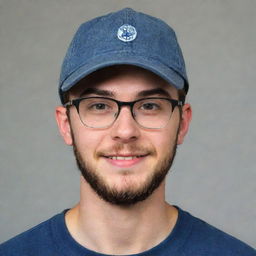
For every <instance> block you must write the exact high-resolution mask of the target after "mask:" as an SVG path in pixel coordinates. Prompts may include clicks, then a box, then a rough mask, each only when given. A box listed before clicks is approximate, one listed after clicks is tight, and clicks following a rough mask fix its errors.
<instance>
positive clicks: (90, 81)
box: [69, 65, 178, 98]
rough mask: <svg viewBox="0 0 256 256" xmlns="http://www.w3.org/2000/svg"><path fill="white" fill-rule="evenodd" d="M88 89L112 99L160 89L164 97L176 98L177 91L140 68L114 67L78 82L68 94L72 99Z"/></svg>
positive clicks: (96, 72)
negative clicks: (106, 92)
mask: <svg viewBox="0 0 256 256" xmlns="http://www.w3.org/2000/svg"><path fill="white" fill-rule="evenodd" d="M88 88H95V89H98V90H104V91H109V92H111V93H112V95H113V97H115V96H116V97H119V96H122V95H125V96H127V97H128V96H130V97H135V96H136V94H139V93H140V92H142V91H147V90H153V89H161V90H163V91H165V92H167V94H166V95H170V97H173V98H176V97H178V91H177V89H176V88H175V87H173V86H172V85H170V84H168V83H167V82H166V81H165V80H164V79H162V78H161V77H159V76H157V75H156V74H154V73H152V72H150V71H148V70H145V69H143V68H140V67H136V66H131V65H116V66H111V67H107V68H104V69H101V70H98V71H95V72H94V73H92V74H90V75H89V76H87V77H86V78H84V79H82V80H81V81H79V82H78V83H77V84H76V85H75V86H74V87H73V88H72V89H71V90H70V92H69V94H70V96H72V97H81V96H82V95H83V92H85V91H88V90H87V89H88Z"/></svg>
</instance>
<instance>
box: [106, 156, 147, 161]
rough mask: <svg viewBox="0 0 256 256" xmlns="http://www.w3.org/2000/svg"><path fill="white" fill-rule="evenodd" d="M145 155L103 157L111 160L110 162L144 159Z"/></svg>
mask: <svg viewBox="0 0 256 256" xmlns="http://www.w3.org/2000/svg"><path fill="white" fill-rule="evenodd" d="M145 156H147V155H136V156H105V157H106V158H109V159H112V160H126V161H128V160H133V159H136V158H141V157H145Z"/></svg>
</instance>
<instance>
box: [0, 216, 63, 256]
mask: <svg viewBox="0 0 256 256" xmlns="http://www.w3.org/2000/svg"><path fill="white" fill-rule="evenodd" d="M61 215H63V214H58V215H55V216H54V217H52V218H50V219H48V220H46V221H44V222H42V223H40V224H39V225H37V226H35V227H33V228H31V229H29V230H27V231H25V232H23V233H21V234H19V235H17V236H15V237H13V238H12V239H10V240H8V241H6V242H4V243H2V244H1V245H0V256H18V255H19V256H23V255H24V256H30V255H31V256H32V255H33V256H36V255H39V256H41V255H46V254H45V252H46V251H47V250H48V249H50V248H52V247H53V246H54V243H53V239H52V237H53V234H52V233H53V230H52V229H53V227H54V225H53V223H54V222H57V221H58V219H59V218H61ZM51 251H52V249H51Z"/></svg>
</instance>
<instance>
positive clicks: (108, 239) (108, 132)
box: [56, 66, 192, 255]
mask: <svg viewBox="0 0 256 256" xmlns="http://www.w3.org/2000/svg"><path fill="white" fill-rule="evenodd" d="M88 84H89V85H90V87H92V86H93V88H97V89H99V90H101V91H102V90H104V91H107V92H109V93H111V94H112V96H111V97H112V98H115V99H117V100H120V101H133V100H136V99H138V98H140V97H139V93H141V92H143V91H144V92H145V91H148V90H151V89H156V88H161V89H162V90H164V91H165V92H166V93H168V94H169V97H170V98H173V99H178V93H177V90H176V89H175V88H174V87H173V86H171V85H169V84H167V82H165V81H164V80H162V79H161V78H159V77H158V76H156V75H154V74H152V73H150V72H148V71H145V70H142V69H139V68H136V67H127V66H124V67H123V68H121V71H120V72H118V74H117V75H115V74H111V73H110V74H109V76H107V77H103V78H101V79H96V80H95V79H94V80H91V81H87V82H81V83H79V84H78V85H77V86H76V87H75V88H74V89H73V90H72V91H71V92H70V98H71V99H75V98H79V97H81V94H82V92H83V91H84V90H85V89H86V87H88ZM86 96H98V95H97V94H95V93H94V94H89V95H87V94H86ZM150 96H163V95H159V94H153V95H150ZM165 97H166V96H165ZM191 116H192V111H191V107H190V105H189V104H185V105H184V106H183V107H182V118H180V112H179V109H178V107H176V108H175V109H174V111H173V114H172V116H171V119H170V121H169V122H168V124H167V125H166V127H164V128H162V129H158V130H156V129H155V130H150V129H145V128H141V127H140V126H139V125H138V124H137V123H136V122H135V121H134V120H133V118H132V116H131V113H130V109H129V108H128V107H126V106H125V107H123V108H122V110H121V113H120V115H119V117H118V119H117V120H116V122H115V123H114V124H113V125H112V126H111V127H109V128H105V129H92V128H88V127H85V126H84V125H83V124H82V123H81V121H80V119H79V116H78V114H77V111H76V109H75V107H71V108H70V120H69V119H68V117H67V114H66V109H65V108H64V107H63V106H59V107H57V108H56V120H57V123H58V127H59V131H60V133H61V135H62V137H63V139H64V141H65V143H66V144H67V145H71V146H72V145H73V144H74V140H75V144H76V147H77V149H78V150H79V152H80V155H81V158H82V159H83V160H84V161H85V162H86V163H87V164H89V165H90V168H91V169H92V170H93V171H94V172H95V173H97V174H98V175H100V176H101V178H102V180H104V182H105V184H107V186H108V187H109V188H115V189H116V190H117V191H126V190H133V191H137V190H138V189H139V188H140V187H141V186H143V184H145V182H146V181H147V180H148V178H149V177H150V175H151V174H152V173H153V172H154V171H155V170H156V169H157V168H158V166H159V163H161V162H163V161H164V160H165V159H166V158H168V157H169V156H170V154H173V152H172V150H171V149H172V148H173V146H174V145H175V143H177V144H178V145H180V144H182V143H183V140H184V137H185V135H186V133H187V131H188V128H189V123H190V121H191ZM71 130H72V132H73V136H72V135H71ZM88 145H90V146H88ZM141 153H143V155H145V156H144V157H141V158H140V159H139V160H138V159H137V160H136V161H125V160H123V161H120V160H119V161H109V160H108V159H107V158H105V157H104V156H105V155H108V154H110V155H116V156H134V155H138V154H139V155H141ZM177 215H178V213H177V209H176V208H174V207H173V206H171V205H169V204H167V203H166V202H165V181H163V182H162V183H161V184H160V186H159V187H158V188H157V189H156V190H155V191H154V192H153V193H152V194H151V195H150V196H149V197H148V198H147V199H145V200H143V201H141V202H138V203H136V204H133V205H127V206H120V205H115V204H111V203H108V202H106V201H104V200H103V199H101V198H100V197H99V196H98V195H97V194H96V193H95V191H94V190H93V189H92V188H91V187H90V185H89V184H88V183H87V182H86V181H85V179H84V178H83V177H81V186H80V202H79V203H78V204H77V205H76V206H75V207H73V208H72V209H71V210H69V211H68V212H67V214H66V223H67V227H68V229H69V231H70V233H71V235H72V236H73V238H74V239H75V240H76V241H77V242H78V243H80V244H81V245H83V246H85V247H86V248H88V249H90V250H93V251H97V252H100V253H104V254H112V255H113V254H115V255H124V254H126V255H127V254H135V253H140V252H143V251H146V250H148V249H150V248H152V247H154V246H156V245H157V244H159V243H160V242H161V241H163V240H164V239H165V238H166V237H167V236H168V235H169V233H170V232H171V230H172V229H173V227H174V225H175V223H176V221H177Z"/></svg>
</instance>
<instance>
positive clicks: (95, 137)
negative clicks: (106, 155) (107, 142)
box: [73, 127, 104, 157]
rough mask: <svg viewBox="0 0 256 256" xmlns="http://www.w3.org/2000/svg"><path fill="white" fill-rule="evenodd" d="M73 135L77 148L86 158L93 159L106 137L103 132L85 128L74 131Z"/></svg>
mask: <svg viewBox="0 0 256 256" xmlns="http://www.w3.org/2000/svg"><path fill="white" fill-rule="evenodd" d="M73 135H74V141H75V144H76V147H77V149H78V150H79V151H80V153H81V154H82V155H83V156H84V157H85V156H86V157H92V156H93V155H94V154H95V152H96V150H97V148H98V147H99V145H100V144H101V142H102V141H103V137H104V136H103V134H102V133H101V132H95V131H91V130H90V129H87V128H85V127H82V130H80V129H79V131H78V130H76V131H73Z"/></svg>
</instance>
